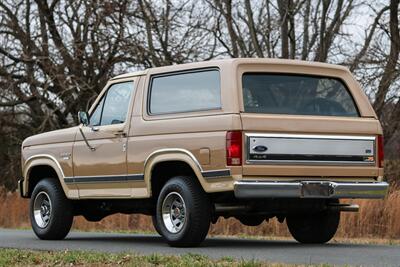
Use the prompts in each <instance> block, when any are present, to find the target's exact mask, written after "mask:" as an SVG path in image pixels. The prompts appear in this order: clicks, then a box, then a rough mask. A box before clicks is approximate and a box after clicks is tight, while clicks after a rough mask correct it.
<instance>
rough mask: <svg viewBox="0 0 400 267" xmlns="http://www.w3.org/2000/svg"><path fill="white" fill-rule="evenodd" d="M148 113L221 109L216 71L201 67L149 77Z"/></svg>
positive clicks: (218, 80) (218, 79) (218, 78)
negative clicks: (150, 78)
mask: <svg viewBox="0 0 400 267" xmlns="http://www.w3.org/2000/svg"><path fill="white" fill-rule="evenodd" d="M149 104H150V105H149V111H150V114H167V113H179V112H191V111H200V110H211V109H220V108H221V89H220V77H219V71H218V70H216V69H212V70H201V71H196V72H186V73H177V74H169V75H166V76H155V77H153V78H152V80H151V86H150V100H149Z"/></svg>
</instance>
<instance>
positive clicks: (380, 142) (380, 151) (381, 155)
mask: <svg viewBox="0 0 400 267" xmlns="http://www.w3.org/2000/svg"><path fill="white" fill-rule="evenodd" d="M376 141H377V143H378V144H377V146H378V167H379V168H383V164H384V162H383V161H384V159H385V152H384V142H383V135H378V136H377V137H376Z"/></svg>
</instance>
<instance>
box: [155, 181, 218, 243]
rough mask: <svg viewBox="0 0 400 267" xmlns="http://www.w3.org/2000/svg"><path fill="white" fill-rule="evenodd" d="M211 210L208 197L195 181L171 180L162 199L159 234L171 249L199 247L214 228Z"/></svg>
mask: <svg viewBox="0 0 400 267" xmlns="http://www.w3.org/2000/svg"><path fill="white" fill-rule="evenodd" d="M210 216H211V208H210V202H209V199H208V196H207V194H206V193H205V192H204V191H203V189H202V188H201V186H200V184H199V183H198V181H197V180H196V179H195V178H193V177H187V176H177V177H174V178H172V179H171V180H169V181H168V182H167V183H166V184H165V185H164V187H163V188H162V190H161V192H160V195H159V196H158V201H157V209H156V224H157V227H156V230H157V231H158V232H159V233H160V234H161V235H162V236H163V238H164V239H165V240H166V241H167V242H168V244H169V245H171V246H177V247H190V246H197V245H199V244H200V243H201V242H202V241H203V240H204V239H205V237H206V236H207V233H208V229H209V227H210Z"/></svg>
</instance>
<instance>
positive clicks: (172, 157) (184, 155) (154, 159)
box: [144, 148, 206, 197]
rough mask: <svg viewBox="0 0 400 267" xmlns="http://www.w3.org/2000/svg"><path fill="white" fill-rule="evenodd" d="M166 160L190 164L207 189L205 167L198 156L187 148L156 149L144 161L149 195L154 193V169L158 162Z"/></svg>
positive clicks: (145, 179)
mask: <svg viewBox="0 0 400 267" xmlns="http://www.w3.org/2000/svg"><path fill="white" fill-rule="evenodd" d="M166 161H181V162H184V163H186V164H188V165H189V166H190V167H191V168H192V170H193V172H194V174H195V175H196V178H197V179H198V181H199V182H200V184H201V186H202V187H203V189H205V184H206V180H205V179H204V177H203V175H202V171H203V169H202V167H201V165H200V163H199V161H198V160H197V159H196V157H195V156H194V155H193V154H192V153H191V152H190V151H188V150H186V149H181V148H166V149H159V150H156V151H154V152H153V153H151V154H150V155H149V156H148V157H147V158H146V160H145V162H144V181H145V184H146V187H147V192H148V196H149V197H150V196H151V195H152V188H151V176H152V171H153V169H154V167H155V166H156V165H157V164H158V163H160V162H166Z"/></svg>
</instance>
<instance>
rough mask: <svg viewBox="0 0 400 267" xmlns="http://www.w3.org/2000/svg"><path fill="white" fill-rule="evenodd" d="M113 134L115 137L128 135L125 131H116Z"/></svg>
mask: <svg viewBox="0 0 400 267" xmlns="http://www.w3.org/2000/svg"><path fill="white" fill-rule="evenodd" d="M113 134H114V135H115V136H120V137H126V133H125V132H124V131H115V132H113Z"/></svg>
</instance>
